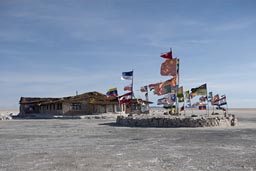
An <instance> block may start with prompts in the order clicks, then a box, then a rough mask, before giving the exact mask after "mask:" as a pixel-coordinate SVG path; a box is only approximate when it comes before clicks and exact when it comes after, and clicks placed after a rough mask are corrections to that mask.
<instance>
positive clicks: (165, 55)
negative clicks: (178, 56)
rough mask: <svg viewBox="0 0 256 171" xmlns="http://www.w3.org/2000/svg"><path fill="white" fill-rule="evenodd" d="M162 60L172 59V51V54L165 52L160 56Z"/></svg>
mask: <svg viewBox="0 0 256 171" xmlns="http://www.w3.org/2000/svg"><path fill="white" fill-rule="evenodd" d="M160 56H161V57H162V58H166V59H172V50H171V51H170V52H165V53H162V54H161V55H160Z"/></svg>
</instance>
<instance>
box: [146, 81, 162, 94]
mask: <svg viewBox="0 0 256 171" xmlns="http://www.w3.org/2000/svg"><path fill="white" fill-rule="evenodd" d="M161 84H162V83H155V84H154V85H153V86H154V88H153V89H154V94H157V95H161V93H160V85H161ZM149 86H150V85H149Z"/></svg>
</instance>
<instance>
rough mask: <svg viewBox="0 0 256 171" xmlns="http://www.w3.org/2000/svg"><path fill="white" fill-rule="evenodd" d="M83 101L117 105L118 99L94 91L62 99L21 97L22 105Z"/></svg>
mask: <svg viewBox="0 0 256 171" xmlns="http://www.w3.org/2000/svg"><path fill="white" fill-rule="evenodd" d="M81 100H88V101H89V103H90V104H117V103H118V100H117V98H108V97H107V96H106V95H104V94H102V93H99V92H96V91H93V92H88V93H83V94H79V95H76V96H68V97H62V98H40V97H21V98H20V104H31V103H35V104H36V103H37V104H38V105H46V104H50V103H62V102H78V101H81Z"/></svg>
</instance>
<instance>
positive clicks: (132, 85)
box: [131, 69, 134, 114]
mask: <svg viewBox="0 0 256 171" xmlns="http://www.w3.org/2000/svg"><path fill="white" fill-rule="evenodd" d="M133 77H134V74H133V69H132V95H131V114H132V99H133Z"/></svg>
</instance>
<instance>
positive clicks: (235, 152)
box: [0, 110, 256, 171]
mask: <svg viewBox="0 0 256 171" xmlns="http://www.w3.org/2000/svg"><path fill="white" fill-rule="evenodd" d="M232 112H233V113H235V114H237V115H238V120H239V121H240V124H239V125H238V126H237V127H232V128H231V127H230V128H216V127H215V128H129V127H118V126H115V124H114V123H115V120H114V119H111V118H109V119H76V120H64V119H52V120H9V121H0V170H1V171H19V170H24V171H25V170H26V171H30V170H36V171H46V170H47V171H54V170H59V171H70V170H81V171H82V170H88V171H99V170H100V171H105V170H106V171H108V170H109V171H111V170H114V171H124V170H125V171H135V170H136V171H148V170H157V171H163V170H171V171H172V170H177V171H192V170H195V171H206V170H214V171H226V170H232V171H240V170H241V171H242V170H243V171H244V170H248V171H254V170H256V110H254V111H248V110H240V111H239V110H234V111H232Z"/></svg>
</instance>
